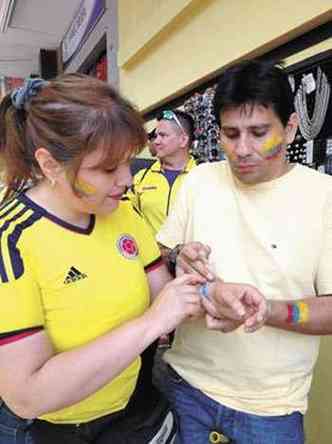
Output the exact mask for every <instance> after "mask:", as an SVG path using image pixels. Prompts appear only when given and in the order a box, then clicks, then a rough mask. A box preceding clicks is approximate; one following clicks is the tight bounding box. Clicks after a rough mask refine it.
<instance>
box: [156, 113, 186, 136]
mask: <svg viewBox="0 0 332 444" xmlns="http://www.w3.org/2000/svg"><path fill="white" fill-rule="evenodd" d="M161 119H165V120H174V121H175V123H176V124H177V125H178V127H179V128H181V129H182V131H184V132H185V130H184V128H183V125H182V124H181V122H180V120H179V118H178V116H177V115H176V114H175V112H174V111H171V110H170V109H169V110H165V111H162V113H161V115H160V119H159V120H161Z"/></svg>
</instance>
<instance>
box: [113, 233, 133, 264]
mask: <svg viewBox="0 0 332 444" xmlns="http://www.w3.org/2000/svg"><path fill="white" fill-rule="evenodd" d="M117 246H118V250H119V251H120V253H121V254H122V256H124V257H126V258H127V259H135V257H137V256H138V247H137V244H136V241H135V239H134V238H133V237H132V236H130V235H129V234H123V235H122V236H121V237H120V238H119V240H118V242H117Z"/></svg>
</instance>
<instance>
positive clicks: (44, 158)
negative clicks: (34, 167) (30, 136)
mask: <svg viewBox="0 0 332 444" xmlns="http://www.w3.org/2000/svg"><path fill="white" fill-rule="evenodd" d="M35 159H36V161H37V163H38V165H39V168H40V170H41V172H42V174H43V176H44V177H46V179H48V180H49V181H50V183H51V184H55V182H56V181H57V178H58V177H59V174H60V173H61V172H62V171H63V168H62V166H61V164H60V163H59V162H58V161H57V160H55V159H54V157H53V156H52V154H51V153H50V152H49V151H48V150H47V149H46V148H42V147H41V148H37V150H36V151H35Z"/></svg>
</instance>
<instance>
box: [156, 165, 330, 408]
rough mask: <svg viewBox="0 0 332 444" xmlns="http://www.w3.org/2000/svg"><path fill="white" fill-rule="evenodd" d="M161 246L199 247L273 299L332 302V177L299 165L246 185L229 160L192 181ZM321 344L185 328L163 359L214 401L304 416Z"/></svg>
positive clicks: (271, 334) (227, 275)
mask: <svg viewBox="0 0 332 444" xmlns="http://www.w3.org/2000/svg"><path fill="white" fill-rule="evenodd" d="M157 240H158V241H159V242H160V243H162V244H163V245H165V246H167V247H171V248H172V247H174V246H175V245H176V244H178V243H186V242H190V241H200V242H203V243H205V244H207V245H209V246H210V247H211V249H212V253H211V262H212V266H214V267H215V271H216V272H217V274H218V275H219V276H220V277H221V278H223V279H224V280H225V281H228V282H240V283H247V284H252V285H254V286H256V287H257V288H258V289H259V290H260V291H261V292H262V293H263V294H264V295H265V296H266V298H268V299H278V300H289V299H294V300H296V299H301V298H303V297H312V296H317V295H323V294H332V272H331V269H332V177H330V176H327V175H324V174H321V173H318V172H317V171H314V170H312V169H309V168H307V167H304V166H301V165H296V166H294V167H293V169H292V170H290V171H289V172H288V173H286V174H285V175H283V176H281V177H279V178H278V179H275V180H272V181H270V182H264V183H261V184H257V185H244V184H242V183H241V182H239V181H238V180H237V179H236V178H234V176H233V175H232V173H231V170H230V168H229V166H228V164H227V162H225V161H223V162H218V163H213V164H204V165H200V166H199V167H197V168H195V169H194V170H193V171H192V172H190V173H189V174H188V176H187V177H186V179H185V181H184V183H183V185H182V188H181V190H180V191H179V194H178V196H177V200H176V202H175V205H174V207H173V210H172V212H171V214H170V215H169V217H168V219H167V220H166V223H165V224H164V226H163V227H162V228H161V231H160V232H159V234H158V236H157ZM318 348H319V338H318V337H317V336H310V335H303V334H298V333H294V332H287V331H284V330H281V329H277V328H272V327H263V328H262V329H261V330H259V331H257V332H255V333H252V334H248V333H245V332H244V331H243V329H242V327H241V328H239V329H237V330H236V331H235V332H232V333H229V334H223V333H221V332H216V331H210V330H208V329H206V327H205V324H204V321H196V322H186V323H184V324H183V325H182V326H180V327H179V328H178V329H177V332H176V338H175V341H174V344H173V347H172V349H171V350H170V351H169V352H167V354H166V356H165V359H166V360H167V361H168V362H169V363H170V364H171V365H172V366H173V367H174V368H175V369H176V371H177V372H178V373H179V374H180V375H181V376H183V377H184V378H185V379H186V380H187V381H188V382H189V383H190V384H192V385H193V386H195V387H197V388H199V389H200V390H202V391H203V392H204V393H206V394H207V395H208V396H210V397H211V398H213V399H215V400H216V401H218V402H220V403H222V404H224V405H226V406H229V407H232V408H234V409H237V410H241V411H245V412H249V413H254V414H258V415H283V414H289V413H292V412H294V411H300V412H302V413H304V412H305V410H306V408H307V394H308V391H309V388H310V384H311V379H312V370H313V366H314V364H315V362H316V359H317V355H318Z"/></svg>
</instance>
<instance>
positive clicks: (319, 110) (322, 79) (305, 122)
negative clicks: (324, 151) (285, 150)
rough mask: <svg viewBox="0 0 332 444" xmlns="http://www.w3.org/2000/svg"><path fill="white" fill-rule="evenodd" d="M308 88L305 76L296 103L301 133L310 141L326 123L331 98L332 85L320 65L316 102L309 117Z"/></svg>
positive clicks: (296, 96)
mask: <svg viewBox="0 0 332 444" xmlns="http://www.w3.org/2000/svg"><path fill="white" fill-rule="evenodd" d="M306 90H307V88H306V80H305V76H304V77H303V78H302V80H301V85H300V86H299V88H298V90H297V92H296V95H295V100H294V105H295V109H296V112H297V113H298V116H299V127H300V131H301V134H302V136H303V137H304V138H305V139H306V140H308V141H309V140H313V139H315V138H316V137H317V136H318V134H319V133H320V131H321V129H322V127H323V124H324V120H325V117H326V113H327V109H328V106H329V100H330V93H331V87H330V85H329V82H328V80H327V77H326V75H325V73H324V72H323V71H322V70H321V68H320V67H318V70H317V81H316V92H315V104H314V111H313V114H312V117H311V118H310V117H309V112H308V105H307V91H306Z"/></svg>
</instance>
